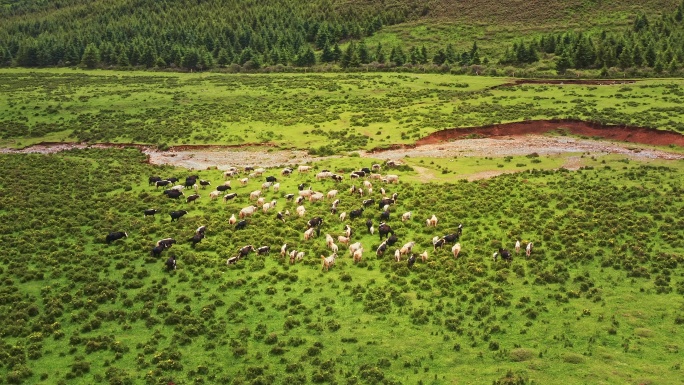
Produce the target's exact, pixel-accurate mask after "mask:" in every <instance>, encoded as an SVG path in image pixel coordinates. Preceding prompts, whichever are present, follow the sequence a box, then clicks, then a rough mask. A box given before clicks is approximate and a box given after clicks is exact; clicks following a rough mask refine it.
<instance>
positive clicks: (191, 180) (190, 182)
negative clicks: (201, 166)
mask: <svg viewBox="0 0 684 385" xmlns="http://www.w3.org/2000/svg"><path fill="white" fill-rule="evenodd" d="M195 183H197V178H192V177H187V178H185V187H192V186H194V185H195Z"/></svg>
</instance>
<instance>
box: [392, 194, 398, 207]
mask: <svg viewBox="0 0 684 385" xmlns="http://www.w3.org/2000/svg"><path fill="white" fill-rule="evenodd" d="M398 198H399V193H394V194H392V203H393V204H394V203H397V199H398Z"/></svg>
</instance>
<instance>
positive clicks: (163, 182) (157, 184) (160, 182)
mask: <svg viewBox="0 0 684 385" xmlns="http://www.w3.org/2000/svg"><path fill="white" fill-rule="evenodd" d="M171 183H173V182H171V181H170V180H168V179H167V180H158V181H156V182H154V187H155V188H159V187H160V186H161V187H164V186H168V185H170V184H171Z"/></svg>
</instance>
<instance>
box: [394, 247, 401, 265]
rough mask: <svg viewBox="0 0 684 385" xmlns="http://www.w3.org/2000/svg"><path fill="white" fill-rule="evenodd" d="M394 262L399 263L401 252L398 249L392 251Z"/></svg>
mask: <svg viewBox="0 0 684 385" xmlns="http://www.w3.org/2000/svg"><path fill="white" fill-rule="evenodd" d="M394 260H395V261H397V262H400V261H401V251H399V249H396V250H394Z"/></svg>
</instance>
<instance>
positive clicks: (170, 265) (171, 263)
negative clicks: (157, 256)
mask: <svg viewBox="0 0 684 385" xmlns="http://www.w3.org/2000/svg"><path fill="white" fill-rule="evenodd" d="M166 270H167V271H171V270H176V256H175V255H172V256H170V257H169V259H167V260H166Z"/></svg>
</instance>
